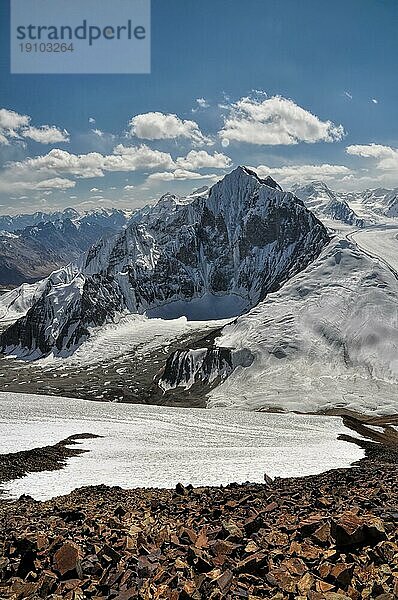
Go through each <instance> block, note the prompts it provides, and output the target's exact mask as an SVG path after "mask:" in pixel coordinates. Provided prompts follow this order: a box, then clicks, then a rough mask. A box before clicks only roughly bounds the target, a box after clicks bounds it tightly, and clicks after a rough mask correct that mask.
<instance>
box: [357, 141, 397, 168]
mask: <svg viewBox="0 0 398 600" xmlns="http://www.w3.org/2000/svg"><path fill="white" fill-rule="evenodd" d="M346 152H347V154H351V155H352V156H361V157H362V158H373V159H374V160H375V161H376V166H377V168H378V169H381V170H383V171H396V170H397V169H398V148H392V147H391V146H383V145H382V144H362V145H361V144H354V145H351V146H347V148H346Z"/></svg>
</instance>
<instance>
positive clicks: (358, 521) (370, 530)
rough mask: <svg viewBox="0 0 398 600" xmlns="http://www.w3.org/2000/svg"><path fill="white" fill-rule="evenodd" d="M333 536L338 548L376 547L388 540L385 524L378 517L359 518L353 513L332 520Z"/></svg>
mask: <svg viewBox="0 0 398 600" xmlns="http://www.w3.org/2000/svg"><path fill="white" fill-rule="evenodd" d="M331 536H332V538H333V540H334V541H335V544H336V546H358V545H361V544H366V545H376V544H377V543H378V542H381V541H382V540H385V539H386V532H385V529H384V525H383V522H382V521H381V520H380V519H378V518H377V517H373V516H371V515H370V516H366V517H359V516H358V515H357V514H355V513H353V512H346V513H343V514H342V515H341V516H340V517H339V518H337V519H332V521H331Z"/></svg>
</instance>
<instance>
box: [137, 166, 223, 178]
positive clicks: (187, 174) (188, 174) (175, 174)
mask: <svg viewBox="0 0 398 600" xmlns="http://www.w3.org/2000/svg"><path fill="white" fill-rule="evenodd" d="M148 179H149V180H150V181H186V180H189V179H219V176H218V175H216V174H215V173H212V174H211V175H201V174H200V173H195V172H192V171H186V170H184V169H176V170H175V171H172V172H163V173H152V174H151V175H149V177H148Z"/></svg>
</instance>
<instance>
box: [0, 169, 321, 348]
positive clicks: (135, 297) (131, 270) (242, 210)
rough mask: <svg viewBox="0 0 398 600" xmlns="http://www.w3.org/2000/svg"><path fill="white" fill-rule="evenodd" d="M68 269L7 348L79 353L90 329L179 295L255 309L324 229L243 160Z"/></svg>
mask: <svg viewBox="0 0 398 600" xmlns="http://www.w3.org/2000/svg"><path fill="white" fill-rule="evenodd" d="M142 215H143V216H142V218H141V220H133V222H132V223H131V224H130V225H129V226H128V227H126V228H125V229H123V230H122V231H120V232H119V233H118V234H116V235H114V236H112V237H110V238H109V237H108V238H103V239H101V240H100V242H98V243H97V244H95V245H93V246H92V247H91V248H90V250H89V251H88V252H87V254H86V257H85V260H84V261H83V263H82V266H81V268H79V269H78V268H75V269H65V270H61V271H60V272H58V273H57V274H53V276H51V277H50V278H49V280H48V283H47V287H46V290H45V292H44V293H43V294H42V296H41V297H40V298H39V300H38V301H37V302H36V303H35V304H34V305H33V306H32V308H31V309H30V310H29V311H28V313H27V315H26V316H25V317H23V318H21V319H19V320H18V321H17V322H16V323H15V324H14V325H12V326H11V327H9V328H8V329H7V330H6V331H5V332H4V333H3V334H2V336H1V340H0V343H1V347H2V349H3V352H6V353H10V352H17V353H18V354H19V355H24V356H28V355H29V356H31V357H32V358H34V357H39V356H43V355H46V354H49V353H51V352H54V353H56V354H65V353H70V352H72V351H73V349H74V348H75V347H76V346H77V345H78V344H79V343H81V342H82V341H83V340H84V339H86V338H87V337H88V335H89V328H90V327H93V326H100V325H103V324H105V323H107V322H112V321H113V320H114V319H115V317H116V316H117V315H120V314H121V313H140V314H143V313H144V312H146V311H147V310H148V309H151V308H154V307H159V306H162V305H166V304H169V303H172V302H176V301H180V302H181V301H191V300H193V299H199V298H203V297H205V296H210V297H217V298H220V297H224V298H227V297H231V296H233V297H236V298H237V299H239V300H240V301H241V302H242V301H243V303H244V305H245V306H246V309H249V308H251V307H253V306H255V305H256V304H257V303H258V302H259V301H261V300H263V299H264V297H265V296H266V294H268V293H269V292H272V291H275V290H277V289H278V288H279V287H280V286H281V285H282V284H283V283H284V282H285V281H286V280H287V279H289V278H290V277H291V276H293V275H294V274H296V273H297V272H298V271H300V270H302V269H304V268H305V267H306V266H307V265H308V264H309V263H310V262H311V261H312V260H314V259H315V258H316V257H317V256H318V254H319V252H320V251H321V249H322V248H323V246H324V245H325V244H326V243H327V242H328V240H329V238H328V234H327V231H326V229H325V227H324V226H323V225H322V224H321V223H320V222H319V221H318V220H317V219H316V217H315V216H314V215H313V214H312V213H311V212H309V211H308V210H307V209H306V208H305V206H304V204H303V203H302V202H301V201H300V200H299V199H298V198H296V197H295V196H294V195H293V194H291V193H285V192H283V191H282V190H281V189H280V187H279V186H278V184H276V183H275V182H274V181H273V180H272V179H271V178H267V179H266V180H261V179H260V178H258V176H257V175H255V174H254V173H253V172H251V171H250V170H248V169H246V168H244V167H238V168H237V169H235V171H233V172H232V173H230V174H229V175H227V176H226V177H225V178H224V179H223V180H222V181H220V182H219V183H217V184H216V185H214V186H213V187H212V188H211V189H210V190H209V192H207V193H205V194H204V195H199V196H198V195H194V196H192V197H191V198H184V199H179V198H176V197H175V196H171V195H167V196H164V197H163V198H162V199H161V200H160V202H159V203H158V204H157V205H156V206H155V207H153V208H152V209H150V210H148V211H143V213H142Z"/></svg>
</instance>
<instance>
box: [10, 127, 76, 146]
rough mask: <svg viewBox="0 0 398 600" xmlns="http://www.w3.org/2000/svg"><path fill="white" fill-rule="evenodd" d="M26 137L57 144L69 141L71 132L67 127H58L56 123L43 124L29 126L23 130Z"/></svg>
mask: <svg viewBox="0 0 398 600" xmlns="http://www.w3.org/2000/svg"><path fill="white" fill-rule="evenodd" d="M21 135H22V136H23V137H25V138H30V139H31V140H33V141H35V142H38V143H39V144H57V143H59V142H69V133H68V132H67V131H66V129H63V130H61V129H58V127H55V126H54V125H53V126H52V127H50V125H42V126H41V127H28V128H27V129H23V130H22V131H21Z"/></svg>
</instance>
